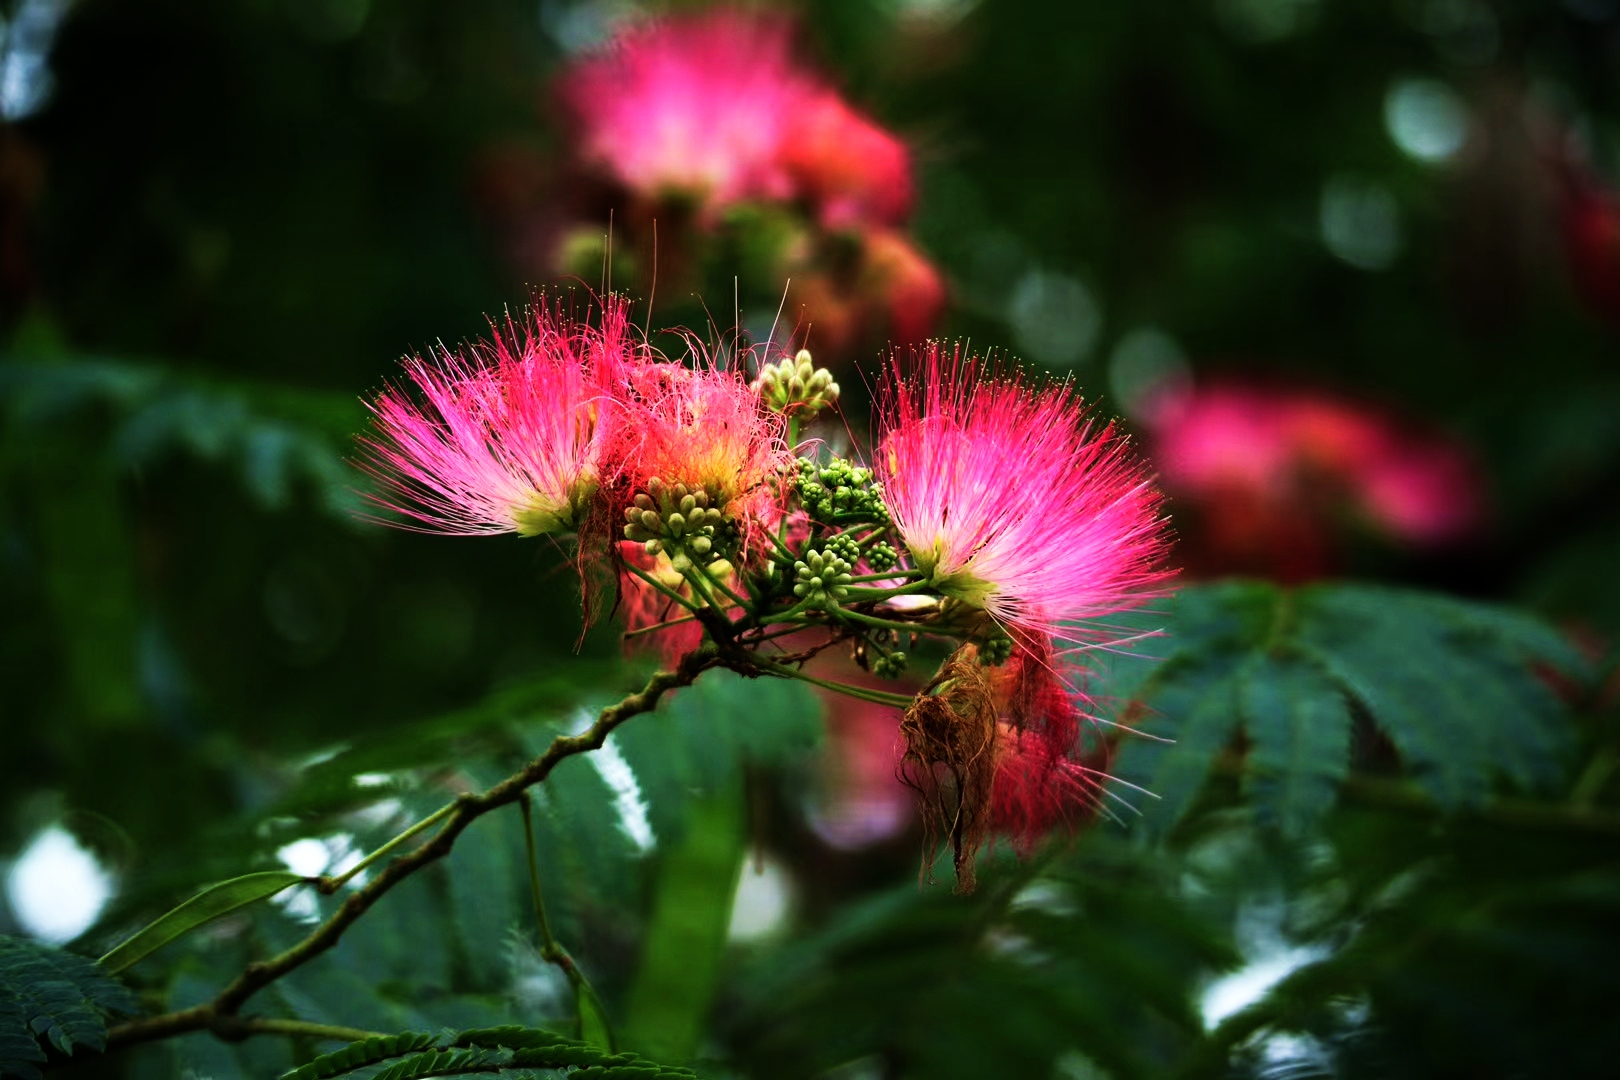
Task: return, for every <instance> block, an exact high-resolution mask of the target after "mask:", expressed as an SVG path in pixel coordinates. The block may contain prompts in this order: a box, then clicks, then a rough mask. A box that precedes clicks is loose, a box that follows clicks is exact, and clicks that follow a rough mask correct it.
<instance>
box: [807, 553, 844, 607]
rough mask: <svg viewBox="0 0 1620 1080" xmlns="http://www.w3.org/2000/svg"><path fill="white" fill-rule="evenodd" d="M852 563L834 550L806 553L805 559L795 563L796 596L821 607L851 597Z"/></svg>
mask: <svg viewBox="0 0 1620 1080" xmlns="http://www.w3.org/2000/svg"><path fill="white" fill-rule="evenodd" d="M829 546H830V545H829ZM851 565H852V564H851V563H850V562H849V560H847V559H845V558H844V557H843V556H842V555H838V554H835V553H834V552H832V551H831V550H828V551H807V552H805V555H804V558H803V559H800V560H799V561H798V562H796V563H794V564H793V570H794V574H795V576H796V581H795V583H794V586H793V595H794V596H797V597H799V598H800V599H802V600H807V601H809V602H810V603H811V604H813V605H815V606H818V607H825V606H827V605H828V604H829V603H834V604H836V603H837V602H838V601H839V600H843V599H845V598H846V597H848V596H849V583H850V572H849V571H850V567H851Z"/></svg>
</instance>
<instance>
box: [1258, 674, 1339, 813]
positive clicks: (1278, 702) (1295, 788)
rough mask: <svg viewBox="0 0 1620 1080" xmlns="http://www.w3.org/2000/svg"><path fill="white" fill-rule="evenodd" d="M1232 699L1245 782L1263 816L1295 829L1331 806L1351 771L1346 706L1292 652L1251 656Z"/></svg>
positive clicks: (1328, 681) (1330, 684)
mask: <svg viewBox="0 0 1620 1080" xmlns="http://www.w3.org/2000/svg"><path fill="white" fill-rule="evenodd" d="M1238 700H1239V705H1240V709H1241V712H1242V716H1243V722H1244V725H1245V730H1246V731H1247V732H1248V735H1249V741H1250V743H1251V746H1250V749H1249V757H1248V768H1247V770H1246V772H1245V776H1244V780H1245V784H1246V786H1247V788H1248V790H1249V793H1250V795H1251V797H1252V798H1253V799H1254V801H1255V804H1256V805H1257V806H1258V807H1259V808H1260V811H1261V817H1262V820H1266V821H1268V822H1269V823H1270V824H1273V825H1277V826H1280V827H1281V828H1282V829H1283V831H1285V832H1296V831H1298V830H1300V829H1301V828H1302V827H1304V826H1305V825H1308V824H1309V823H1310V822H1311V821H1313V820H1315V819H1316V818H1317V817H1319V816H1320V815H1321V814H1322V813H1323V812H1324V811H1326V810H1327V809H1328V807H1330V806H1332V805H1333V800H1334V799H1335V798H1336V797H1337V795H1338V788H1339V782H1340V781H1342V780H1343V779H1344V777H1345V774H1346V773H1347V772H1348V771H1349V766H1350V709H1349V705H1348V703H1347V702H1346V701H1345V699H1344V696H1343V695H1342V694H1341V693H1339V692H1338V687H1337V686H1335V685H1334V683H1333V682H1332V680H1331V679H1329V678H1328V676H1327V675H1326V674H1325V673H1324V672H1322V671H1321V670H1320V669H1319V668H1317V667H1316V666H1315V665H1313V664H1311V663H1309V662H1308V661H1306V660H1304V659H1302V658H1300V657H1297V656H1269V655H1262V656H1258V657H1256V658H1255V659H1254V662H1253V663H1251V664H1249V665H1247V666H1245V667H1244V669H1243V674H1242V682H1241V686H1240V689H1239V691H1238Z"/></svg>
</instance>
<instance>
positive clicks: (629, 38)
mask: <svg viewBox="0 0 1620 1080" xmlns="http://www.w3.org/2000/svg"><path fill="white" fill-rule="evenodd" d="M794 31H795V26H794V24H793V22H792V21H791V20H790V19H789V18H787V17H785V16H782V15H777V14H773V13H770V12H764V11H759V10H756V9H750V8H744V7H728V6H721V7H716V8H710V9H707V10H703V11H695V12H685V13H675V14H670V15H666V16H662V17H659V18H655V19H648V20H639V21H634V22H632V23H630V24H628V25H627V26H626V27H624V28H623V29H621V30H620V32H619V33H618V34H617V36H616V37H615V38H614V39H613V40H611V41H610V42H608V43H607V44H606V45H605V46H603V47H601V48H599V49H596V50H594V51H592V52H590V53H587V54H585V55H583V56H581V57H580V58H578V59H576V60H574V61H573V62H572V63H571V64H570V65H568V66H567V67H566V68H565V69H564V70H563V71H562V73H561V74H560V75H559V76H558V79H557V82H556V87H557V97H558V99H559V100H560V101H561V103H562V105H563V106H564V109H565V111H566V112H567V113H568V114H569V117H570V119H571V121H572V123H571V127H570V135H571V138H572V140H573V161H574V165H573V169H574V171H572V172H566V171H565V172H561V173H559V174H558V175H557V176H556V177H555V178H554V179H553V184H554V186H556V187H557V188H558V189H559V190H561V191H562V192H563V193H565V194H566V195H568V196H569V197H570V198H571V199H573V200H575V203H576V209H575V210H574V211H572V212H570V211H567V210H564V209H559V207H560V205H561V202H560V201H559V200H556V199H553V200H551V202H550V204H549V205H547V206H541V205H539V204H538V203H533V202H531V201H530V200H526V199H525V198H524V197H523V183H524V181H523V180H522V178H521V177H522V176H523V175H530V176H535V175H538V173H537V171H536V170H535V169H534V168H532V167H531V168H528V169H524V168H522V167H521V166H522V162H521V160H519V159H518V155H508V156H507V157H506V158H502V159H501V160H500V161H499V162H497V161H496V160H495V159H494V158H493V157H492V158H491V161H492V167H491V175H490V176H489V177H488V182H487V183H486V191H485V195H486V198H487V200H488V201H489V203H490V205H491V206H492V207H494V208H495V209H496V212H497V213H502V212H504V213H505V214H507V216H509V217H510V218H511V219H513V220H511V221H510V222H509V223H508V224H507V225H506V233H507V237H508V243H509V245H510V246H511V247H512V248H513V251H514V258H519V259H525V260H530V261H529V262H528V263H526V268H527V267H533V269H534V270H539V271H541V272H544V273H550V272H552V271H555V270H561V271H563V272H565V273H572V274H577V275H580V276H581V277H584V278H586V279H587V280H590V279H591V278H592V277H594V276H595V275H596V274H597V273H598V272H599V271H598V267H599V266H600V264H601V263H602V261H603V248H604V243H603V237H604V235H605V233H606V231H607V229H606V219H607V216H608V214H609V213H610V212H611V211H614V210H617V211H618V212H619V213H618V216H617V217H615V218H614V219H613V220H614V224H615V226H616V228H617V230H618V233H617V235H616V241H615V244H614V248H613V250H614V252H615V256H614V257H615V260H616V261H617V265H616V267H615V269H616V271H617V274H616V276H617V278H618V280H620V282H621V283H623V282H625V281H627V280H631V281H634V280H638V275H640V278H639V287H640V288H641V289H643V290H650V288H651V287H652V285H653V283H652V281H651V277H652V276H653V272H654V271H656V276H657V277H659V278H660V279H662V280H660V281H658V282H657V284H658V285H661V286H666V287H672V288H673V289H674V290H675V292H676V293H677V294H683V293H687V292H697V293H701V292H702V290H703V288H704V287H705V285H706V284H709V283H706V282H704V281H703V280H701V278H702V275H703V273H704V272H705V271H704V265H705V259H704V252H705V251H707V250H712V248H713V246H714V245H717V244H719V245H730V244H735V243H741V244H742V245H743V247H744V248H745V249H746V250H748V251H750V252H752V256H751V257H752V259H753V264H752V267H751V269H752V280H750V277H749V276H744V277H743V279H742V286H743V292H744V295H745V296H746V294H747V293H748V292H749V291H750V289H753V290H755V291H757V292H760V293H763V294H765V295H780V293H781V290H782V288H783V286H784V283H786V282H788V281H791V282H792V287H791V289H790V290H789V307H788V308H787V312H788V315H789V318H790V321H791V323H792V324H796V325H798V326H800V327H804V328H809V327H813V328H814V335H815V345H816V347H817V351H818V354H819V355H823V357H824V359H830V358H831V357H833V356H837V355H840V354H846V353H848V352H850V351H852V350H854V349H855V348H857V347H858V346H860V345H863V344H877V343H878V342H881V341H885V340H887V341H890V342H901V343H904V342H913V341H919V340H922V339H923V338H925V337H927V336H928V334H929V333H931V332H932V331H933V329H934V326H935V324H936V322H937V320H938V318H939V316H940V315H941V314H942V312H943V310H944V307H945V301H946V289H945V283H944V279H943V277H942V276H941V275H940V273H939V271H938V270H937V269H936V268H935V267H934V266H933V265H932V264H931V263H930V262H929V260H928V259H927V258H926V256H924V254H923V253H922V252H921V251H919V250H918V249H917V248H916V246H915V245H914V244H912V243H911V241H910V239H909V238H908V237H907V236H906V235H905V234H904V231H903V223H904V221H905V219H906V218H907V216H908V215H909V214H910V212H911V207H912V202H913V198H914V195H915V191H914V182H913V164H912V154H911V150H910V148H908V147H907V145H906V144H905V142H904V141H903V140H902V139H900V138H899V137H898V136H897V135H895V134H894V133H892V132H890V131H887V130H885V129H884V128H883V127H882V126H880V125H879V124H878V123H877V121H876V120H874V119H873V118H872V117H871V116H869V115H868V114H866V113H865V112H863V111H861V110H859V109H857V108H855V107H854V106H853V105H851V104H850V103H849V102H848V101H847V100H846V99H845V98H844V97H843V95H841V94H840V93H839V92H838V90H837V89H836V88H835V87H834V86H833V85H832V83H831V81H830V80H829V79H828V78H827V77H826V76H824V75H823V74H822V73H821V72H820V71H818V70H817V69H816V68H815V67H813V66H812V65H811V64H810V63H808V62H807V61H805V60H804V59H803V58H802V56H801V52H800V50H799V49H798V45H797V42H796V40H795V32H794ZM514 162H515V164H514ZM497 164H500V165H503V166H505V167H504V168H495V165H497ZM503 208H505V209H504V210H503ZM570 217H571V218H572V219H573V220H565V219H568V218H570ZM530 219H534V220H530ZM536 221H543V223H544V224H543V225H539V224H536V223H535V222H536ZM537 249H538V250H543V251H544V252H546V255H545V257H544V258H543V259H541V260H535V256H534V252H535V251H536V250H537ZM536 262H538V263H539V265H536ZM724 284H725V288H726V290H727V295H730V293H731V289H732V282H731V280H730V279H729V278H728V279H726V281H725V283H724ZM829 354H830V355H829Z"/></svg>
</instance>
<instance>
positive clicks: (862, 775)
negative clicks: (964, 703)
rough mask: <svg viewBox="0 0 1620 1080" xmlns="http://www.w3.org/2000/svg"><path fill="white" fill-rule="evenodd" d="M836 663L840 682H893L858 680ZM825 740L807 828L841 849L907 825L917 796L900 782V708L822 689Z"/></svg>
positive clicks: (899, 830) (866, 843)
mask: <svg viewBox="0 0 1620 1080" xmlns="http://www.w3.org/2000/svg"><path fill="white" fill-rule="evenodd" d="M847 667H853V665H838V666H836V667H835V668H834V670H835V671H836V675H835V676H834V677H836V678H838V679H839V680H840V681H843V682H858V683H863V684H865V685H870V686H874V687H878V688H881V689H885V690H891V691H892V690H893V689H894V684H893V683H886V682H883V681H882V680H876V679H869V678H863V677H862V676H859V675H857V674H854V673H852V672H851V671H849V670H846V668H847ZM821 702H822V708H823V709H825V710H826V717H827V743H826V746H825V747H824V749H823V751H822V754H821V757H820V760H819V762H818V765H817V770H816V773H817V775H816V780H817V783H816V789H815V792H814V794H813V796H812V797H811V799H810V801H809V803H808V805H807V806H806V817H807V818H808V820H809V824H810V828H811V829H812V830H813V831H814V832H815V834H816V835H817V836H819V837H820V838H821V839H822V840H823V841H824V842H825V843H826V844H827V845H828V846H830V847H834V848H838V849H839V850H841V851H853V850H856V849H858V848H864V847H871V846H872V845H873V844H879V843H882V842H883V841H885V840H889V839H892V838H894V837H896V836H898V835H900V834H901V833H902V832H904V831H905V830H906V829H907V828H909V827H910V826H911V823H912V821H913V820H914V817H915V814H916V808H915V805H916V795H915V793H914V792H913V791H912V790H911V789H910V788H909V787H907V786H906V785H905V784H903V783H901V781H900V778H899V775H898V774H897V772H896V767H897V766H898V764H899V761H900V712H899V710H897V709H894V708H891V707H889V706H887V705H877V704H873V703H872V702H867V701H860V700H858V699H856V698H850V697H845V696H843V695H842V694H832V693H828V692H826V691H822V692H821Z"/></svg>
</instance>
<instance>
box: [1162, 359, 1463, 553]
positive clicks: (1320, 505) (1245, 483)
mask: <svg viewBox="0 0 1620 1080" xmlns="http://www.w3.org/2000/svg"><path fill="white" fill-rule="evenodd" d="M1150 426H1152V427H1153V429H1154V436H1155V437H1154V443H1155V449H1156V454H1155V457H1156V459H1157V463H1158V465H1159V468H1160V469H1161V471H1162V474H1163V476H1164V481H1165V485H1166V487H1167V488H1169V489H1170V490H1171V491H1172V492H1174V493H1181V494H1184V495H1185V496H1186V497H1187V498H1189V499H1192V500H1195V501H1196V503H1197V504H1198V505H1199V506H1200V508H1201V509H1202V510H1203V511H1204V512H1205V514H1206V516H1211V517H1213V518H1214V519H1215V520H1213V521H1212V522H1211V524H1212V525H1213V526H1214V527H1215V528H1218V529H1220V530H1222V534H1223V536H1224V537H1225V539H1227V540H1229V541H1232V542H1233V543H1236V544H1238V545H1239V546H1241V545H1242V544H1245V543H1248V544H1253V545H1265V544H1266V543H1267V542H1268V539H1269V538H1270V537H1271V536H1272V534H1273V533H1274V532H1276V528H1280V527H1282V526H1283V525H1284V524H1286V523H1287V522H1289V521H1290V520H1292V521H1293V522H1295V524H1294V525H1293V526H1290V527H1289V528H1290V534H1291V535H1292V533H1293V532H1297V527H1298V526H1297V523H1298V522H1299V521H1309V520H1311V519H1313V518H1318V517H1322V516H1323V515H1324V514H1325V513H1327V512H1329V511H1331V510H1332V509H1333V505H1334V504H1335V503H1337V504H1340V505H1347V506H1349V507H1350V508H1352V509H1353V510H1354V511H1356V512H1357V513H1358V514H1359V515H1360V516H1361V517H1362V518H1364V519H1365V520H1367V521H1368V522H1370V523H1372V524H1373V525H1375V526H1376V527H1377V528H1378V529H1379V530H1380V531H1382V532H1384V533H1385V534H1387V535H1388V536H1390V537H1392V538H1394V539H1397V540H1402V541H1406V542H1408V543H1413V544H1436V543H1444V542H1446V541H1450V540H1455V539H1457V538H1459V537H1461V536H1462V535H1464V534H1466V533H1467V532H1468V530H1469V529H1470V528H1472V527H1473V526H1474V525H1475V524H1476V523H1477V521H1478V518H1479V504H1480V494H1479V489H1478V481H1477V479H1476V478H1475V476H1474V473H1473V471H1472V469H1471V468H1470V465H1469V462H1468V460H1467V457H1466V455H1464V454H1463V452H1462V451H1461V450H1460V449H1459V448H1458V447H1456V446H1454V445H1453V444H1451V443H1448V442H1445V441H1442V440H1439V439H1435V438H1429V437H1420V436H1416V435H1413V434H1411V433H1409V432H1407V431H1405V430H1403V429H1402V428H1401V427H1400V426H1399V425H1398V424H1396V423H1395V422H1394V421H1392V420H1391V419H1389V418H1388V417H1386V416H1384V415H1382V414H1380V413H1379V412H1377V411H1376V410H1373V409H1370V408H1368V407H1365V406H1362V405H1359V404H1357V403H1355V402H1351V401H1346V400H1343V399H1340V398H1335V397H1332V396H1330V395H1328V394H1325V393H1321V392H1317V391H1310V390H1298V389H1292V388H1280V387H1262V386H1249V385H1242V384H1221V383H1216V384H1213V385H1210V386H1207V387H1204V388H1201V389H1197V390H1194V391H1193V392H1192V393H1191V394H1190V395H1189V396H1187V397H1184V398H1183V399H1181V400H1179V401H1177V402H1176V403H1175V404H1174V405H1173V406H1171V407H1168V408H1166V409H1164V410H1163V411H1162V412H1160V413H1158V414H1155V415H1154V416H1153V417H1152V418H1151V419H1150ZM1226 518H1233V519H1234V520H1233V521H1232V522H1226V521H1225V519H1226ZM1268 523H1275V525H1276V527H1275V528H1274V527H1272V525H1270V524H1268ZM1245 538H1247V539H1245ZM1288 545H1289V546H1294V545H1293V541H1292V540H1290V541H1288ZM1229 546H1230V545H1229Z"/></svg>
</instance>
